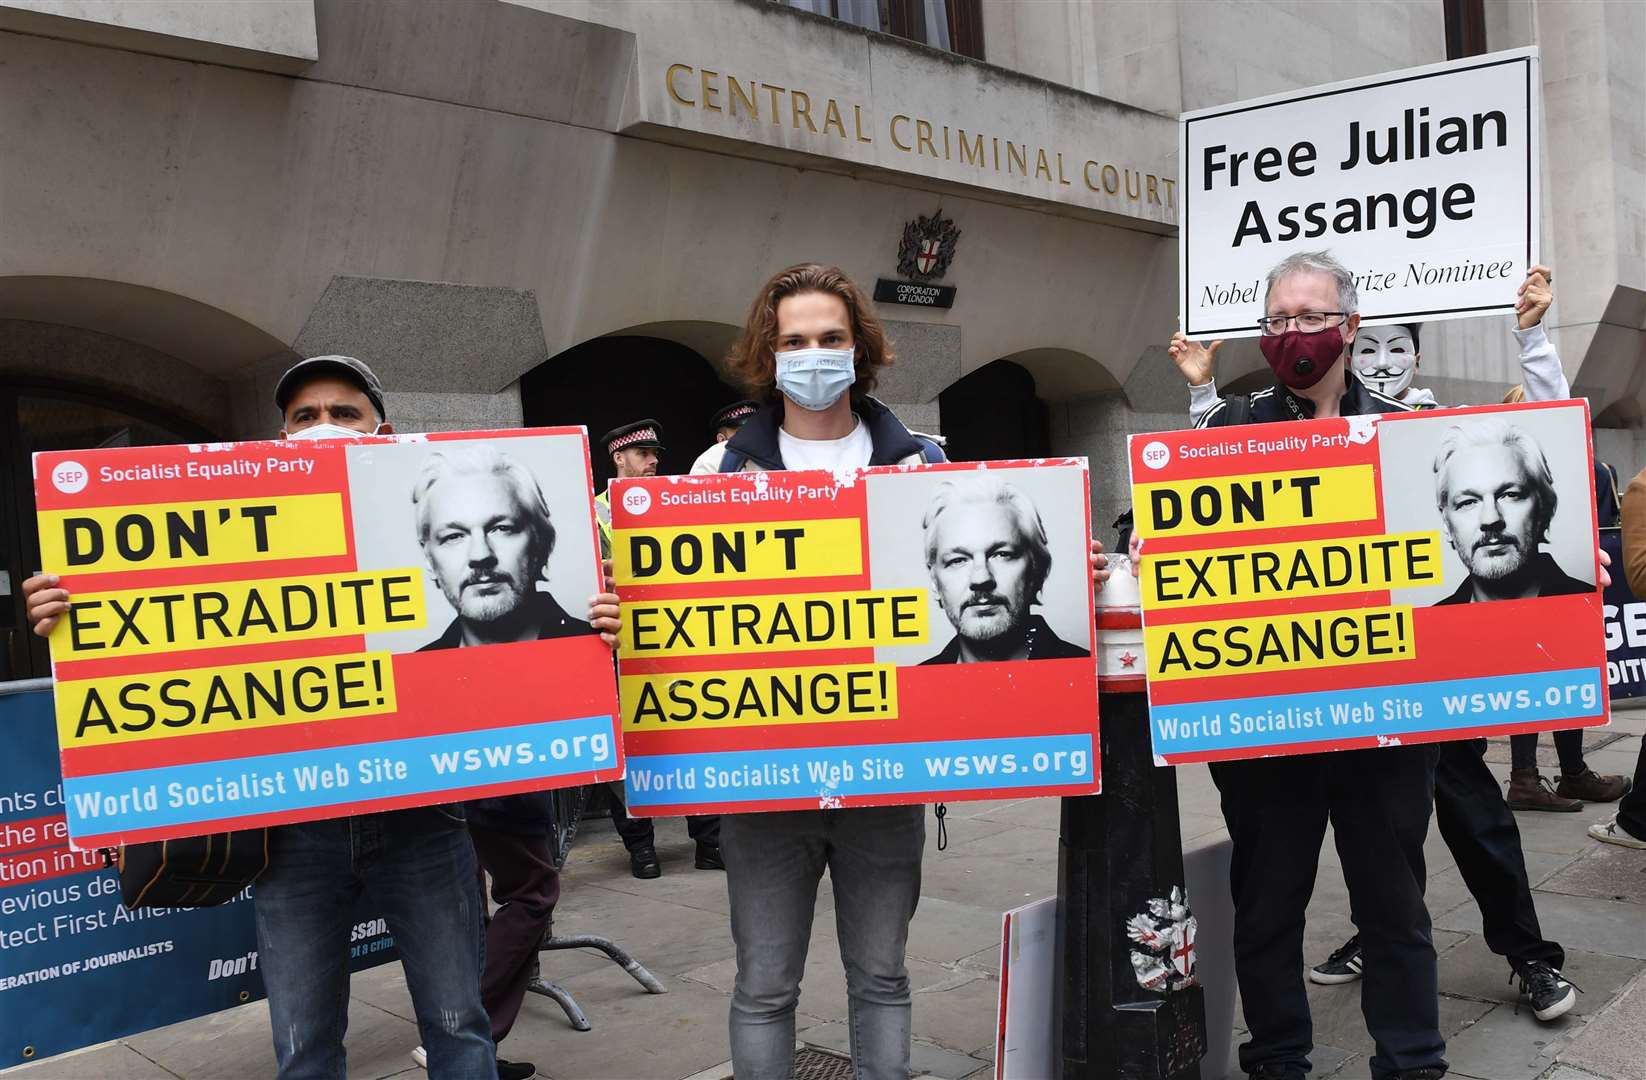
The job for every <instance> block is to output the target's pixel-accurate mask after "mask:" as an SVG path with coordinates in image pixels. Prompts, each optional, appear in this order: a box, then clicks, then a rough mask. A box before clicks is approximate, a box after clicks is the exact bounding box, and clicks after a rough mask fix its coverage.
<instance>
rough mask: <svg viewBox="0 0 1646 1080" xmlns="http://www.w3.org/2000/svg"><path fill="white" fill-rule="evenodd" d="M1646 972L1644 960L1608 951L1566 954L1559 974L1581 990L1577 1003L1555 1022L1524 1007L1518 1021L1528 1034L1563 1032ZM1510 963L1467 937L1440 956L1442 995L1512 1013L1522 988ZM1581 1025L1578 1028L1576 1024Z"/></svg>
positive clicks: (1475, 937)
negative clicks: (1545, 1020)
mask: <svg viewBox="0 0 1646 1080" xmlns="http://www.w3.org/2000/svg"><path fill="white" fill-rule="evenodd" d="M1643 969H1646V961H1640V960H1635V959H1631V958H1629V957H1626V956H1611V955H1608V954H1606V953H1596V952H1584V951H1582V950H1579V949H1567V950H1566V964H1565V967H1564V968H1562V973H1563V974H1564V975H1565V976H1566V978H1568V979H1569V980H1571V982H1572V983H1573V985H1575V986H1578V987H1580V988H1581V989H1582V991H1583V992H1582V993H1580V994H1579V995H1578V996H1577V1004H1576V1005H1574V1006H1573V1007H1572V1011H1571V1012H1569V1013H1567V1014H1566V1017H1565V1018H1562V1019H1560V1020H1557V1021H1555V1022H1554V1023H1553V1024H1540V1023H1538V1021H1537V1020H1536V1018H1535V1017H1533V1016H1532V1015H1531V1013H1530V1012H1528V1011H1527V1010H1526V1009H1524V1008H1522V1010H1521V1017H1522V1018H1523V1019H1525V1020H1526V1021H1527V1026H1526V1028H1525V1031H1526V1033H1527V1034H1528V1035H1531V1034H1534V1033H1537V1032H1545V1031H1565V1030H1568V1029H1570V1028H1572V1027H1573V1026H1574V1025H1572V1024H1571V1023H1570V1022H1569V1020H1568V1019H1567V1018H1577V1017H1582V1016H1588V1015H1590V1014H1593V1013H1596V1012H1599V1011H1600V1010H1601V1009H1603V1008H1605V1007H1606V1004H1607V1003H1608V1002H1610V1001H1611V1000H1612V998H1613V997H1614V996H1615V995H1616V994H1617V992H1618V990H1619V989H1620V988H1621V987H1623V986H1624V985H1625V984H1627V983H1628V982H1629V981H1630V980H1631V979H1633V978H1634V977H1635V976H1636V975H1638V974H1639V973H1640V972H1641V971H1642V970H1643ZM1509 974H1510V971H1509V962H1508V961H1507V960H1505V959H1504V958H1503V957H1501V956H1498V955H1497V954H1495V953H1493V952H1492V951H1491V950H1490V949H1488V948H1487V947H1486V942H1485V940H1484V939H1482V938H1481V937H1480V936H1479V935H1470V936H1469V937H1468V938H1467V939H1466V940H1464V941H1463V942H1462V943H1460V944H1458V945H1456V946H1454V947H1452V948H1450V949H1447V950H1446V951H1445V952H1443V953H1441V955H1440V992H1441V993H1442V994H1450V995H1452V996H1453V997H1464V998H1471V999H1473V1000H1476V1001H1485V1002H1490V1003H1494V1004H1500V1005H1507V1006H1508V1007H1509V1008H1510V1009H1513V1008H1514V1007H1515V1005H1516V1004H1517V1003H1519V1001H1520V984H1519V982H1518V981H1511V980H1510V978H1509ZM1578 1026H1580V1025H1578Z"/></svg>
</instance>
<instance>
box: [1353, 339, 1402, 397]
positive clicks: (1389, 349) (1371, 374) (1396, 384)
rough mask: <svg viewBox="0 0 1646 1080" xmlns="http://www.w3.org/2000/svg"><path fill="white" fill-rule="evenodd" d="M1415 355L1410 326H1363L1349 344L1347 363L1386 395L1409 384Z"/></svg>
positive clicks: (1396, 392)
mask: <svg viewBox="0 0 1646 1080" xmlns="http://www.w3.org/2000/svg"><path fill="white" fill-rule="evenodd" d="M1417 359H1418V353H1417V343H1416V342H1414V341H1413V340H1412V329H1411V327H1409V326H1399V325H1396V326H1362V327H1361V328H1360V330H1359V331H1358V332H1357V333H1356V334H1355V340H1354V344H1353V345H1351V346H1350V347H1349V363H1350V364H1351V365H1352V366H1353V368H1354V373H1355V374H1356V375H1358V376H1360V381H1361V382H1364V383H1365V384H1366V385H1368V386H1370V387H1371V388H1372V389H1373V390H1376V391H1377V392H1378V393H1380V394H1385V395H1387V396H1389V397H1399V396H1400V395H1401V394H1404V393H1405V392H1406V391H1407V389H1408V388H1410V387H1411V385H1412V379H1413V378H1414V377H1415V376H1416V375H1417Z"/></svg>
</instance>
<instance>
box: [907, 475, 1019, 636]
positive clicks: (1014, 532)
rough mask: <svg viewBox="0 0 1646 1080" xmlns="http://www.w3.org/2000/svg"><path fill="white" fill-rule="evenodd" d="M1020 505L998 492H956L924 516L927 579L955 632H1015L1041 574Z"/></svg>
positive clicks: (982, 634) (961, 633) (974, 633)
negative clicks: (996, 495)
mask: <svg viewBox="0 0 1646 1080" xmlns="http://www.w3.org/2000/svg"><path fill="white" fill-rule="evenodd" d="M1019 512H1022V508H1020V507H1017V506H1016V505H1015V504H1014V503H1013V502H1010V501H1006V500H1003V499H999V498H975V497H974V498H968V497H964V496H961V497H956V498H954V499H953V500H952V501H947V502H944V503H942V504H940V508H939V509H938V510H937V511H936V513H935V516H932V517H929V518H928V522H927V536H926V556H927V567H928V568H929V569H930V571H931V575H932V585H933V586H934V588H935V589H936V592H937V600H938V603H939V604H940V605H941V606H942V608H943V614H945V615H947V616H948V618H949V622H950V623H952V624H953V625H954V628H955V632H956V633H958V634H959V635H960V636H961V637H962V638H965V639H967V640H968V641H974V642H988V641H993V640H995V639H996V638H999V637H1001V636H1002V635H1005V634H1011V633H1017V632H1021V631H1022V629H1023V627H1024V626H1025V624H1026V623H1027V622H1028V620H1029V608H1030V605H1032V604H1033V603H1035V601H1036V600H1037V599H1038V597H1039V594H1040V586H1041V584H1042V583H1043V582H1044V580H1045V571H1044V570H1043V569H1042V568H1041V566H1042V564H1045V563H1047V562H1049V560H1047V559H1041V558H1037V557H1036V552H1037V550H1038V547H1037V545H1035V544H1034V543H1032V542H1031V540H1030V538H1029V537H1028V536H1027V535H1026V534H1025V532H1024V529H1023V527H1022V523H1021V522H1020V521H1019V520H1018V517H1017V514H1018V513H1019ZM1029 512H1030V513H1032V509H1030V510H1029Z"/></svg>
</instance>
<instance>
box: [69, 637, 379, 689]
mask: <svg viewBox="0 0 1646 1080" xmlns="http://www.w3.org/2000/svg"><path fill="white" fill-rule="evenodd" d="M365 647H366V639H365V637H364V636H362V635H360V634H354V635H342V636H339V637H329V638H310V639H308V640H305V641H269V642H264V643H263V644H261V645H231V646H229V647H227V648H223V649H181V650H176V651H172V652H165V653H150V654H148V655H146V656H116V657H110V658H109V659H107V660H60V661H58V662H57V666H56V668H55V669H54V671H53V675H54V677H55V678H56V679H57V681H58V682H69V681H71V680H74V679H101V678H105V677H110V676H115V675H130V676H132V677H133V678H140V677H143V676H149V677H151V679H153V678H161V677H164V676H165V675H167V674H169V673H171V672H173V671H189V670H192V669H195V668H217V667H228V666H230V665H233V664H257V663H265V662H267V661H271V660H305V659H309V658H319V657H326V656H337V655H339V654H341V653H347V652H360V651H362V650H363V649H365Z"/></svg>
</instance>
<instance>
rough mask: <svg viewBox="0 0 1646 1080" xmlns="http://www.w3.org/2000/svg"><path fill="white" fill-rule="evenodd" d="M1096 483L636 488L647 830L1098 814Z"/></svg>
mask: <svg viewBox="0 0 1646 1080" xmlns="http://www.w3.org/2000/svg"><path fill="white" fill-rule="evenodd" d="M1089 490H1090V489H1089V484H1088V480H1087V470H1086V462H1085V461H1084V460H1083V459H1060V460H1054V461H1045V462H1034V463H1030V462H994V463H990V464H988V465H987V466H983V465H978V464H974V463H968V464H965V465H957V464H943V465H929V466H916V467H882V468H872V469H867V470H855V471H846V472H841V473H831V472H808V471H801V472H754V473H726V474H711V475H702V476H668V477H662V476H660V477H655V478H647V479H634V480H618V481H616V482H615V483H614V485H613V488H612V524H613V526H614V528H615V543H614V546H613V574H614V576H615V577H616V579H617V589H618V592H619V594H620V595H621V596H622V598H623V607H622V610H623V627H622V631H621V636H620V639H619V640H620V645H619V649H618V665H619V683H620V692H619V696H620V697H621V699H622V707H623V744H624V752H625V755H626V757H627V760H628V768H629V773H628V777H627V780H626V781H625V783H626V789H627V793H628V805H629V810H630V812H631V813H633V814H635V815H637V816H643V817H644V816H674V815H677V814H681V813H691V814H700V813H740V812H747V811H761V810H796V809H807V808H811V809H817V808H819V807H823V808H829V807H839V806H874V805H897V804H908V803H922V802H934V801H943V800H952V801H959V800H964V799H999V798H1009V797H1022V796H1029V795H1090V794H1094V793H1096V792H1097V790H1098V754H1097V749H1098V744H1097V667H1096V664H1095V662H1094V661H1093V659H1092V637H1093V619H1092V580H1091V568H1090V563H1089V559H1088V553H1089V551H1090V549H1091V539H1090V538H1091V518H1090V514H1089V513H1088V506H1089V504H1090V499H1089Z"/></svg>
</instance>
